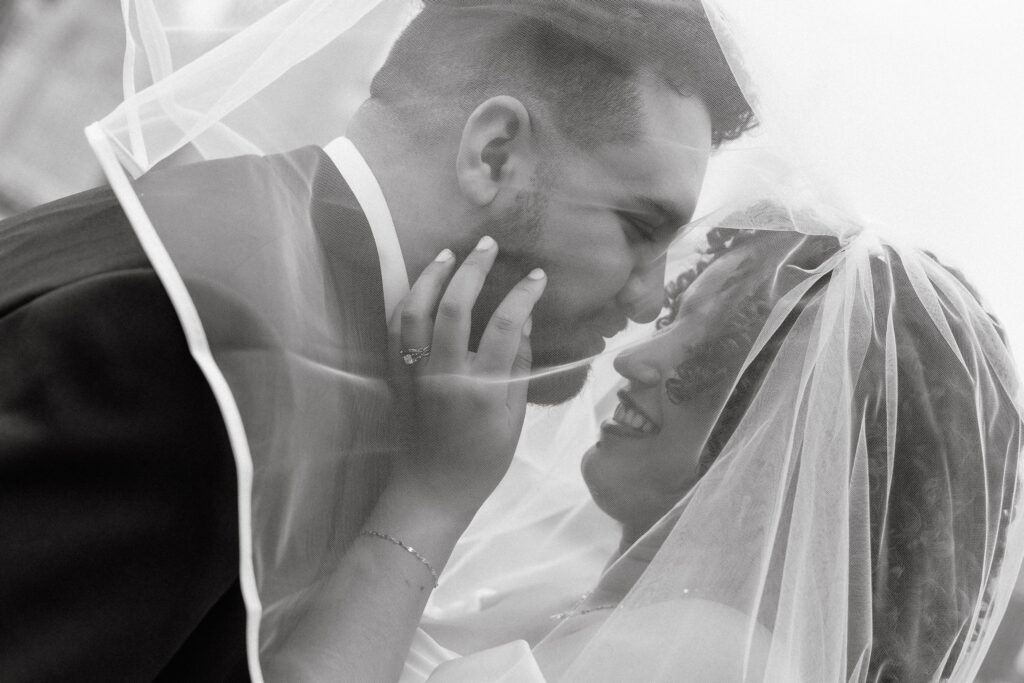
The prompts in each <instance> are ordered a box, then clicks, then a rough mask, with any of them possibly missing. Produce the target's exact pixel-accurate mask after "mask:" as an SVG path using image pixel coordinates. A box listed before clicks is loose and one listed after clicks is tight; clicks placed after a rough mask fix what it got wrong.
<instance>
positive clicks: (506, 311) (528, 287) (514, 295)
mask: <svg viewBox="0 0 1024 683" xmlns="http://www.w3.org/2000/svg"><path fill="white" fill-rule="evenodd" d="M546 284H547V276H546V275H545V274H544V271H543V270H541V269H540V268H535V269H534V270H533V271H531V272H530V274H529V275H527V276H526V277H524V278H523V279H522V280H520V281H519V283H518V284H517V285H516V286H515V287H513V288H512V290H511V291H510V292H509V293H508V294H506V295H505V298H504V299H503V300H502V302H501V304H500V305H499V306H498V308H497V309H495V311H494V314H493V315H492V316H491V319H490V320H489V321H488V322H487V329H485V330H484V334H483V337H481V339H480V348H479V349H477V354H476V358H475V359H474V361H473V368H474V369H475V370H478V371H480V372H482V373H485V374H488V375H492V376H496V377H508V376H509V374H510V373H511V372H512V369H513V364H514V363H515V362H516V359H517V353H518V351H519V349H520V345H521V342H522V338H523V331H524V330H523V326H524V325H525V324H526V321H527V319H528V318H529V317H530V315H531V314H532V313H533V307H534V305H535V304H536V303H537V300H538V299H540V295H541V294H543V293H544V287H545V285H546Z"/></svg>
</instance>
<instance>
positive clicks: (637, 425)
mask: <svg viewBox="0 0 1024 683" xmlns="http://www.w3.org/2000/svg"><path fill="white" fill-rule="evenodd" d="M612 419H613V420H615V421H616V422H618V423H619V424H621V425H625V426H627V427H632V428H633V429H636V430H638V431H641V432H643V433H645V434H650V433H652V432H654V431H655V427H654V425H653V424H652V423H651V421H650V420H648V419H647V418H646V417H644V416H643V415H642V414H641V413H639V412H637V411H635V410H633V409H632V408H627V407H626V406H624V405H622V404H621V403H620V404H619V405H617V406H616V407H615V413H614V414H613V415H612Z"/></svg>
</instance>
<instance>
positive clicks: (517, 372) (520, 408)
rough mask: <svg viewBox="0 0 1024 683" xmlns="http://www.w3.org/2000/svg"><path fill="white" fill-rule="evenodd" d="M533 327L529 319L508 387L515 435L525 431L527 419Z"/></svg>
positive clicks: (509, 409) (508, 403)
mask: <svg viewBox="0 0 1024 683" xmlns="http://www.w3.org/2000/svg"><path fill="white" fill-rule="evenodd" d="M531 327H532V322H531V321H530V320H529V319H527V323H526V326H525V327H524V328H523V335H522V337H521V338H520V341H519V349H518V351H517V352H516V359H515V361H514V362H513V363H512V381H511V382H510V383H509V385H508V402H507V405H508V412H509V415H510V416H511V418H512V426H513V428H514V429H515V432H514V433H515V434H519V433H520V432H522V431H523V421H524V420H525V419H526V395H527V390H528V389H529V388H530V370H531V368H532V367H533V349H532V347H531V346H530V331H531V330H530V328H531Z"/></svg>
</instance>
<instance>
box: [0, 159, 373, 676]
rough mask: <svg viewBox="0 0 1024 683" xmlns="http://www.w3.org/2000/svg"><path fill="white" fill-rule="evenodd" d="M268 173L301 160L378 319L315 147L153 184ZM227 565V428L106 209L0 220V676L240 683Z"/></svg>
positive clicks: (362, 235) (365, 234)
mask: <svg viewBox="0 0 1024 683" xmlns="http://www.w3.org/2000/svg"><path fill="white" fill-rule="evenodd" d="M282 164H283V165H286V166H287V165H289V164H291V165H300V166H302V167H304V168H308V169H312V172H311V175H312V177H315V193H314V197H313V198H312V199H311V203H312V204H315V205H316V206H315V207H311V213H312V214H313V215H314V216H315V221H316V224H317V226H318V229H320V226H323V229H324V230H325V231H327V232H328V233H329V234H330V235H334V236H335V237H334V238H333V239H335V240H337V237H336V236H337V235H343V236H344V241H345V247H347V248H349V249H351V250H353V251H354V252H355V253H358V254H360V262H361V263H363V264H364V268H363V270H361V271H360V272H356V273H353V274H352V275H351V277H352V281H351V282H348V283H342V284H344V286H345V287H352V286H361V287H362V288H363V290H364V292H365V296H366V297H368V299H367V302H368V303H367V305H366V306H364V308H367V310H366V315H367V319H368V320H373V319H374V316H379V320H380V321H383V303H382V301H381V300H380V289H381V288H380V273H379V267H378V266H377V265H376V248H375V246H374V245H373V239H372V234H371V233H370V230H369V226H368V224H367V223H366V220H365V217H364V216H363V214H362V212H361V211H360V210H359V209H358V204H357V203H356V202H355V199H354V197H353V196H352V194H351V191H350V190H349V189H348V187H347V186H346V185H345V183H344V181H343V180H342V178H341V176H340V174H339V173H338V171H337V169H336V168H335V167H334V165H333V164H332V163H331V162H330V160H329V159H328V158H327V157H326V155H325V154H324V153H323V151H322V150H320V149H318V148H312V147H310V148H304V149H302V150H296V151H294V152H291V153H289V154H288V155H282V156H280V157H268V158H261V157H245V158H239V159H231V160H226V161H220V162H207V163H204V164H199V165H197V166H194V167H183V168H181V169H173V170H171V171H167V172H164V174H163V176H162V177H161V178H158V179H157V180H156V182H159V183H162V184H164V185H165V186H171V187H173V186H174V184H175V183H178V182H180V183H181V185H182V187H186V188H189V191H196V190H195V188H194V186H195V178H196V176H197V175H198V176H200V177H201V176H212V177H217V178H220V179H221V180H223V181H224V183H226V186H231V187H234V188H236V189H237V188H239V187H246V183H251V182H253V179H254V178H256V179H258V178H260V177H261V176H262V175H264V174H266V173H273V172H274V169H275V168H276V167H278V166H281V165H282ZM210 191H211V192H212V191H215V190H214V189H211V190H210ZM241 194H243V195H244V192H243V193H241ZM325 207H326V208H325ZM282 227H283V228H286V227H287V226H282ZM343 291H344V290H343ZM348 291H351V290H348ZM244 318H245V313H244V311H243V312H240V313H239V320H244ZM236 322H237V321H236ZM371 327H372V328H373V329H374V334H373V335H371V336H372V337H374V338H375V339H378V338H379V337H380V335H382V334H384V332H383V322H380V323H379V325H378V324H377V323H376V322H375V323H374V324H371ZM378 327H379V328H380V329H377V328H378ZM238 564H239V563H238V517H237V484H236V472H235V465H234V459H233V456H232V452H231V449H230V446H229V443H228V440H227V435H226V431H225V428H224V424H223V422H222V420H221V416H220V412H219V410H218V408H217V405H216V403H215V401H214V399H213V396H212V394H211V392H210V389H209V387H208V385H207V383H206V381H205V379H204V377H203V375H202V374H201V373H200V371H199V369H198V368H197V366H196V364H195V363H194V361H193V360H192V358H191V356H190V354H189V351H188V348H187V346H186V342H185V338H184V336H183V333H182V331H181V328H180V326H179V323H178V320H177V318H176V316H175V313H174V311H173V309H172V307H171V304H170V301H169V300H168V298H167V296H166V294H165V292H164V289H163V287H162V286H161V284H160V282H159V280H158V279H157V277H156V275H155V273H154V271H153V269H152V267H151V266H150V264H149V262H148V261H147V259H146V257H145V255H144V254H143V252H142V250H141V248H140V246H139V244H138V242H137V240H136V238H135V236H134V234H133V232H132V229H131V227H130V226H129V224H128V221H127V219H126V218H125V215H124V213H123V212H122V210H121V208H120V206H119V204H118V202H117V200H116V199H115V198H114V196H113V195H112V193H111V192H110V191H109V190H108V189H97V190H92V191H89V192H85V193H82V194H79V195H75V196H72V197H68V198H65V199H63V200H60V201H57V202H54V203H52V204H49V205H46V206H43V207H40V208H38V209H35V210H33V211H30V212H28V213H25V214H23V215H20V216H16V217H14V218H11V219H8V220H6V221H4V222H0V681H4V682H12V681H44V680H76V681H90V680H97V681H99V680H102V681H141V680H154V679H155V680H189V681H236V680H248V672H247V666H246V656H245V641H244V625H245V610H244V607H243V604H242V599H241V593H240V590H239V579H238V576H239V570H238Z"/></svg>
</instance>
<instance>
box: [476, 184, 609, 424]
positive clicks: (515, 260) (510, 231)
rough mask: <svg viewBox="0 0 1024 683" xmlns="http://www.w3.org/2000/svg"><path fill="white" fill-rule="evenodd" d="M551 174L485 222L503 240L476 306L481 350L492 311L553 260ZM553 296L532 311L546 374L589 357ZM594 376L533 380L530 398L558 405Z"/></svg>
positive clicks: (562, 374)
mask: <svg viewBox="0 0 1024 683" xmlns="http://www.w3.org/2000/svg"><path fill="white" fill-rule="evenodd" d="M546 175H547V174H546V173H543V172H542V173H540V174H538V177H536V178H534V181H533V183H531V188H530V189H527V190H523V191H521V192H520V193H519V194H518V195H517V196H516V200H515V202H514V204H513V206H511V207H510V208H509V209H508V210H507V211H505V212H504V213H503V215H501V216H497V217H492V218H489V219H487V220H485V221H483V222H482V223H481V225H480V228H479V231H478V232H479V236H483V235H490V236H492V237H494V239H495V240H497V242H498V247H499V252H498V258H497V260H496V261H495V264H494V267H493V268H492V270H491V273H490V275H489V276H488V278H487V281H486V282H485V283H484V287H483V289H482V290H481V293H480V296H479V298H478V299H477V304H476V306H475V308H474V310H473V332H472V336H471V342H470V343H471V346H472V348H476V346H477V344H478V343H479V340H480V337H481V336H482V335H483V331H484V329H485V328H486V326H487V322H488V321H489V320H490V317H491V315H492V314H493V312H494V310H495V309H496V308H497V306H498V304H500V303H501V300H502V299H503V298H504V297H505V295H506V294H508V292H509V291H510V290H511V289H512V287H514V286H515V285H516V283H518V282H519V280H521V279H522V278H523V277H525V275H526V274H527V273H528V272H530V271H531V270H532V269H533V268H538V267H539V268H545V269H547V265H548V263H549V262H550V260H551V259H549V258H547V256H546V255H545V253H544V248H543V247H544V239H543V237H544V226H545V218H546V209H547V206H548V204H549V199H550V192H549V191H548V190H546V189H543V187H544V185H543V183H544V178H545V177H546ZM545 300H547V301H550V300H551V297H542V298H541V300H540V302H539V303H538V304H537V307H536V308H535V309H534V313H533V320H534V325H533V332H532V334H531V336H530V341H531V348H532V355H533V372H534V373H538V372H540V373H542V372H544V371H546V370H548V369H551V368H558V367H559V366H561V365H564V364H567V363H573V362H574V361H579V360H582V359H584V358H586V357H587V355H588V354H587V353H586V352H585V351H583V350H581V349H580V348H579V344H578V343H577V342H574V340H573V338H572V333H573V330H574V329H575V327H576V325H575V323H577V322H578V321H576V320H566V319H565V317H564V316H562V315H560V313H559V312H558V311H552V310H548V306H546V305H545V303H546V301H545ZM589 375H590V366H589V364H587V365H585V366H582V367H574V368H571V369H566V370H561V371H557V372H554V373H552V374H548V375H543V376H540V377H535V378H533V379H531V380H530V388H529V393H528V397H527V398H528V401H529V402H530V403H534V404H538V405H547V406H553V405H558V404H561V403H565V402H566V401H569V400H571V399H572V398H574V397H576V396H577V395H578V394H579V393H580V391H582V389H583V387H584V385H585V384H586V382H587V378H588V377H589Z"/></svg>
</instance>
